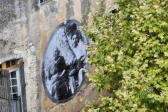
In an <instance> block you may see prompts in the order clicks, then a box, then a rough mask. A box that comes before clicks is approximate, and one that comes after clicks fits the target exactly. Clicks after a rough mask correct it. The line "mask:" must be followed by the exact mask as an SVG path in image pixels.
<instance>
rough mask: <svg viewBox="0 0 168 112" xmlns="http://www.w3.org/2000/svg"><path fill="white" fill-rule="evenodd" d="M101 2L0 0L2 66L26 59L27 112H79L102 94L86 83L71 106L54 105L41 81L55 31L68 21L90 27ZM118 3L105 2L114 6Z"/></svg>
mask: <svg viewBox="0 0 168 112" xmlns="http://www.w3.org/2000/svg"><path fill="white" fill-rule="evenodd" d="M96 1H98V0H48V2H46V3H44V4H42V5H41V4H40V3H39V0H0V63H2V62H4V61H7V60H11V59H21V58H22V59H23V61H24V71H25V82H26V100H27V112H79V111H81V109H82V108H83V106H84V103H85V101H87V100H93V99H95V98H97V97H98V93H97V92H96V90H95V89H94V88H91V87H90V86H89V85H88V84H89V82H87V81H86V82H85V84H84V85H83V87H82V88H81V91H80V92H79V93H77V95H76V96H75V97H74V98H73V99H72V100H70V101H69V102H67V103H62V104H54V103H53V102H51V101H50V100H49V99H48V98H47V96H46V95H45V92H44V88H43V85H42V79H41V63H42V58H43V53H44V50H45V47H46V44H47V42H48V39H49V37H50V36H51V34H52V32H53V31H54V29H55V28H56V27H57V25H59V24H60V23H62V22H63V21H65V20H67V19H76V20H78V21H81V22H83V23H85V24H88V22H87V21H88V19H90V18H89V17H88V14H89V13H90V12H91V13H94V12H95V9H96V7H97V5H96ZM113 1H114V0H105V4H106V6H108V7H109V6H111V4H112V3H113Z"/></svg>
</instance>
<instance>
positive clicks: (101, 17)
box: [85, 0, 168, 112]
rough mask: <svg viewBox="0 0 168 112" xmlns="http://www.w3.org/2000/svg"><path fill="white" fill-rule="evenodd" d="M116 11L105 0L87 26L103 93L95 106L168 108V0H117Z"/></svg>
mask: <svg viewBox="0 0 168 112" xmlns="http://www.w3.org/2000/svg"><path fill="white" fill-rule="evenodd" d="M117 4H118V5H119V9H118V12H117V13H112V12H111V11H106V12H104V11H105V8H104V6H103V5H102V7H101V8H100V9H99V10H98V11H97V12H96V15H95V16H94V17H93V23H92V26H90V27H86V28H85V29H86V30H85V32H86V34H87V36H88V37H89V38H90V39H91V40H92V42H91V43H94V44H91V45H90V46H88V52H89V55H90V58H89V59H88V62H89V64H90V65H92V66H94V67H95V72H94V74H91V75H89V79H90V80H91V82H92V85H94V86H95V87H96V88H97V90H98V91H99V92H100V93H103V92H104V91H106V92H108V93H109V94H110V95H108V96H103V95H102V96H101V98H100V99H99V103H95V104H92V105H91V104H90V105H87V106H86V108H85V109H87V111H90V112H164V111H168V1H167V0H118V2H117Z"/></svg>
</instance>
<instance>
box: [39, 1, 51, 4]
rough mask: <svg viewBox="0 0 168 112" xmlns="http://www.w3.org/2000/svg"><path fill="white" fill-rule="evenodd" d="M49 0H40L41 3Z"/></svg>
mask: <svg viewBox="0 0 168 112" xmlns="http://www.w3.org/2000/svg"><path fill="white" fill-rule="evenodd" d="M47 1H49V0H40V4H43V3H46V2H47Z"/></svg>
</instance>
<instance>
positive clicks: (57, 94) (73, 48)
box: [42, 20, 88, 103]
mask: <svg viewBox="0 0 168 112" xmlns="http://www.w3.org/2000/svg"><path fill="white" fill-rule="evenodd" d="M87 44H88V39H87V37H86V36H85V35H84V33H83V32H82V30H81V28H80V24H79V22H78V21H76V20H67V21H65V22H63V23H61V24H60V25H59V26H58V27H57V28H56V29H55V31H54V32H53V34H52V36H51V37H50V40H49V42H48V44H47V47H46V49H45V52H44V56H43V63H42V80H43V85H44V89H45V92H46V94H47V96H48V97H49V98H50V99H51V100H52V101H53V102H55V103H63V102H66V101H68V100H70V99H72V98H73V97H74V95H75V94H76V93H77V92H78V91H79V89H80V87H81V85H82V84H83V81H84V79H85V72H84V69H87V68H88V64H87V63H86V62H85V60H86V58H87V57H88V55H87V51H86V45H87Z"/></svg>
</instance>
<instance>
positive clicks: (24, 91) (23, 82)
mask: <svg viewBox="0 0 168 112" xmlns="http://www.w3.org/2000/svg"><path fill="white" fill-rule="evenodd" d="M19 72H20V81H21V93H22V108H23V112H27V104H26V83H25V74H24V62H23V60H19Z"/></svg>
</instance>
